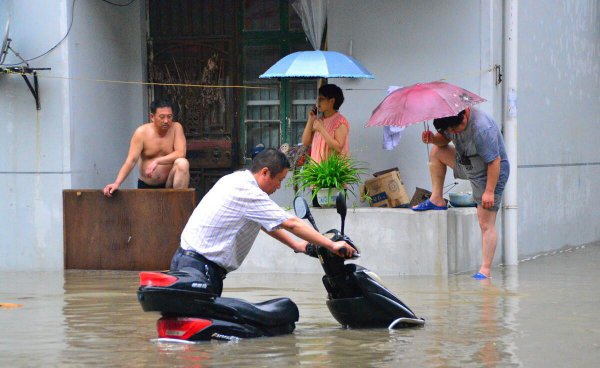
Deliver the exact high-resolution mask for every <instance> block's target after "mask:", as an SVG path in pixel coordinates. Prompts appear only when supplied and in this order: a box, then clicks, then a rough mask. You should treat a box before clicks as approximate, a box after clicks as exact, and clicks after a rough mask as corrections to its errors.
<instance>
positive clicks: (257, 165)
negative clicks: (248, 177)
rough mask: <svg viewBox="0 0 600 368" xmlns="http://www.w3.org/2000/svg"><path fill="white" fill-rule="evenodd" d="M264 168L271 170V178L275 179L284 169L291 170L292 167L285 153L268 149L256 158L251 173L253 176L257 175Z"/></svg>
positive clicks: (253, 160)
mask: <svg viewBox="0 0 600 368" xmlns="http://www.w3.org/2000/svg"><path fill="white" fill-rule="evenodd" d="M263 167H266V168H267V169H269V171H270V172H271V177H274V176H276V175H278V174H279V173H280V172H282V171H283V170H284V169H289V168H290V167H291V165H290V161H289V160H288V159H287V157H286V155H285V154H284V153H283V152H281V151H279V150H276V149H275V148H267V149H265V150H262V151H261V152H260V153H259V154H257V155H256V156H254V158H253V159H252V166H251V167H250V171H251V172H252V173H253V174H256V173H257V172H259V171H260V170H262V169H263Z"/></svg>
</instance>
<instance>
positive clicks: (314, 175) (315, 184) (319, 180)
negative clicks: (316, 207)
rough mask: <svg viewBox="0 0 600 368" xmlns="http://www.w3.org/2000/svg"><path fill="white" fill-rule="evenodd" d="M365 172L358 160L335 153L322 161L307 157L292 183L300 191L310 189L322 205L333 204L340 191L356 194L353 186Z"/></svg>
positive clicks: (359, 181) (313, 196)
mask: <svg viewBox="0 0 600 368" xmlns="http://www.w3.org/2000/svg"><path fill="white" fill-rule="evenodd" d="M364 172H365V169H364V168H361V167H359V163H358V162H357V161H356V160H354V159H352V158H350V157H347V156H343V155H340V154H338V153H333V154H331V155H329V156H328V157H327V158H326V159H324V160H322V161H321V162H316V161H314V160H312V159H311V158H310V157H307V161H306V163H305V164H304V166H302V168H301V169H300V170H297V171H296V172H295V173H294V176H293V177H292V183H293V184H294V186H296V187H297V188H298V193H301V192H303V191H304V190H306V189H309V190H311V191H312V199H314V198H315V197H317V200H319V204H320V205H321V206H331V205H332V204H333V203H335V197H336V196H337V194H338V192H339V191H342V190H349V191H350V192H351V193H352V194H354V195H356V193H354V191H353V190H352V188H351V186H352V185H354V184H359V183H361V178H360V175H361V174H364ZM319 193H320V194H319Z"/></svg>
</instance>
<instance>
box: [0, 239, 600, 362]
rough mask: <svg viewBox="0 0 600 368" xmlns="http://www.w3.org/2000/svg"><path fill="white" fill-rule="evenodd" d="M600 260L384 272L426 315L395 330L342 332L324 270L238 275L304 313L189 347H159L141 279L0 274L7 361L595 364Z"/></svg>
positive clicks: (236, 288)
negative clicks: (267, 331) (289, 326)
mask: <svg viewBox="0 0 600 368" xmlns="http://www.w3.org/2000/svg"><path fill="white" fill-rule="evenodd" d="M359 263H360V262H359ZM599 264H600V245H590V246H586V247H579V248H577V249H572V250H569V251H565V252H561V253H557V254H553V255H545V256H541V257H538V258H536V259H534V260H530V261H527V262H523V263H521V264H520V265H519V267H518V268H516V267H515V268H499V269H496V270H494V272H495V274H494V276H495V277H494V278H493V279H492V280H488V281H475V280H473V279H471V278H470V277H469V275H455V276H449V277H400V276H398V277H393V276H388V277H383V278H382V279H383V281H384V284H385V285H386V286H387V287H388V288H389V289H390V290H391V291H392V292H394V293H395V294H396V295H397V296H398V297H399V298H400V299H402V300H403V301H404V302H405V303H406V304H408V305H409V306H410V307H411V309H413V311H414V312H415V313H416V314H417V315H418V316H421V317H424V318H425V319H426V320H427V322H426V325H425V327H423V328H416V329H404V330H394V331H388V330H387V329H367V330H346V329H342V328H341V327H340V326H339V325H338V324H337V322H336V321H335V320H334V319H333V317H332V316H331V315H330V314H329V311H328V309H327V306H326V305H325V297H326V294H325V289H324V288H323V285H322V284H321V275H318V274H308V275H307V274H284V275H281V274H278V275H271V274H261V275H248V274H239V273H237V274H236V273H233V274H231V275H229V276H228V277H227V279H226V281H225V291H224V296H229V297H239V298H242V299H246V300H249V301H253V302H258V301H263V300H266V299H271V298H275V297H281V296H288V297H290V298H292V300H294V301H295V302H296V304H298V308H299V309H300V321H299V322H298V324H297V328H296V331H295V332H294V333H293V334H292V335H287V336H282V337H275V338H260V339H247V340H240V341H237V342H220V341H213V342H203V343H199V344H194V345H182V344H171V343H156V342H153V341H152V340H153V339H155V338H156V330H155V323H156V320H157V319H158V317H159V316H158V314H154V313H144V312H142V310H141V307H140V305H139V304H138V302H137V300H136V294H135V292H136V289H137V284H138V276H137V272H113V271H65V272H55V273H23V272H21V273H0V303H4V304H0V305H3V306H4V307H0V326H1V328H2V332H1V333H0V366H2V367H5V366H6V367H8V366H11V367H19V366H61V367H79V366H94V365H96V366H127V367H155V366H156V367H162V366H164V367H167V366H168V367H218V366H222V367H235V366H244V367H261V366H273V367H282V366H300V365H302V366H306V367H338V366H347V367H398V366H407V367H409V366H412V367H416V366H421V367H496V366H497V367H513V366H514V367H519V366H523V367H545V366H563V367H565V366H570V367H592V366H599V365H600V319H599V318H598V317H597V310H598V305H600V282H598V280H600V267H598V265H599ZM363 266H366V267H368V268H372V267H371V266H370V265H363ZM373 270H374V271H377V270H376V269H373ZM9 303H10V304H9Z"/></svg>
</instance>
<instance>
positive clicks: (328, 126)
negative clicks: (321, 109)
mask: <svg viewBox="0 0 600 368" xmlns="http://www.w3.org/2000/svg"><path fill="white" fill-rule="evenodd" d="M342 124H343V125H345V126H346V128H347V129H348V134H347V135H346V141H345V142H344V146H343V147H342V151H341V152H340V153H341V154H342V155H344V156H348V151H349V148H348V142H349V139H350V124H348V120H346V118H345V117H344V116H343V115H342V114H340V113H339V112H336V113H335V114H333V115H331V116H330V117H328V118H325V119H323V125H324V126H325V130H326V131H327V133H329V135H331V136H332V137H334V138H335V131H336V129H337V128H339V127H340V126H341V125H342ZM330 151H332V150H330V149H329V146H328V145H327V142H325V139H323V136H322V135H321V133H319V132H315V135H314V136H313V140H312V145H311V149H310V157H311V158H312V159H313V160H315V161H316V162H321V159H323V158H326V157H327V156H328V155H329V153H330Z"/></svg>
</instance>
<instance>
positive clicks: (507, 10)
mask: <svg viewBox="0 0 600 368" xmlns="http://www.w3.org/2000/svg"><path fill="white" fill-rule="evenodd" d="M518 10H519V1H518V0H505V1H504V64H505V68H504V76H505V79H504V124H503V128H504V143H505V145H506V153H507V155H508V160H509V162H510V177H509V179H508V182H507V183H506V189H505V191H504V199H503V201H504V205H503V215H504V221H503V225H504V236H503V238H504V264H506V265H516V264H517V263H518V262H519V260H518V255H519V254H518V253H519V252H518V250H519V248H518V237H517V220H518V217H517V215H518V204H517V203H518V202H517V45H518V42H517V35H518V33H517V25H518Z"/></svg>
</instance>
